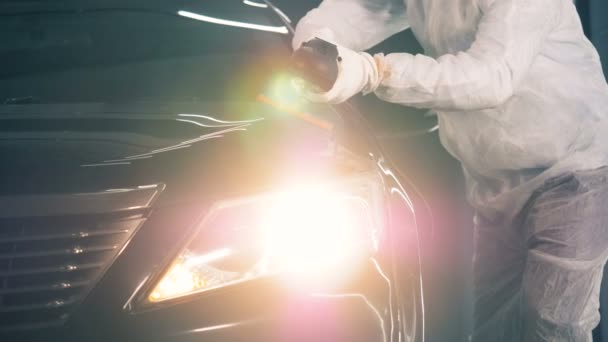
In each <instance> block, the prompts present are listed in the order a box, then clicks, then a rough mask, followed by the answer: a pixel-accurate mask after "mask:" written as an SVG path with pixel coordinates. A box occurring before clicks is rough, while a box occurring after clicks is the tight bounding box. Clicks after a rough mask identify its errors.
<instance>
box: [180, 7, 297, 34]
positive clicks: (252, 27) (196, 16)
mask: <svg viewBox="0 0 608 342" xmlns="http://www.w3.org/2000/svg"><path fill="white" fill-rule="evenodd" d="M177 14H178V15H180V16H182V17H186V18H190V19H194V20H199V21H204V22H208V23H212V24H219V25H226V26H234V27H241V28H246V29H250V30H259V31H267V32H273V33H280V34H288V33H289V31H288V30H287V27H285V26H267V25H259V24H252V23H245V22H241V21H234V20H226V19H220V18H214V17H209V16H206V15H202V14H198V13H193V12H188V11H178V12H177Z"/></svg>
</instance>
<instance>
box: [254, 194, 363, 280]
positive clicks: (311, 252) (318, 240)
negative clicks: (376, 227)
mask: <svg viewBox="0 0 608 342" xmlns="http://www.w3.org/2000/svg"><path fill="white" fill-rule="evenodd" d="M279 198H280V200H279V201H277V202H276V204H274V205H273V206H272V207H271V208H269V212H268V213H267V217H266V219H265V221H264V222H263V229H264V231H263V243H264V250H265V252H266V253H267V254H266V256H265V257H266V258H268V260H269V262H270V263H274V265H273V266H274V268H275V269H279V270H282V271H286V272H289V273H291V274H298V275H309V276H310V275H320V274H322V273H325V272H327V270H328V269H331V268H332V267H334V266H335V263H336V262H338V261H341V260H344V259H345V258H347V257H349V256H355V255H356V254H357V253H360V251H361V250H360V248H361V246H360V244H361V240H362V239H363V238H364V236H363V233H364V232H362V231H357V230H356V229H355V228H356V227H361V224H360V223H358V222H356V220H357V219H358V218H360V216H359V215H357V214H356V213H353V207H352V205H350V204H351V203H349V201H347V200H345V199H344V197H343V196H339V195H336V194H333V193H331V192H327V191H295V192H291V193H286V194H283V195H282V196H280V197H279Z"/></svg>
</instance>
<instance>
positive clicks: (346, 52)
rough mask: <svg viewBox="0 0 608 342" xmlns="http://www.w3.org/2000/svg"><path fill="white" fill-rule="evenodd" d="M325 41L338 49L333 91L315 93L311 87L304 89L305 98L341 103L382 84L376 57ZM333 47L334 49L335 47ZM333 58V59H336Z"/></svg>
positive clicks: (324, 55) (314, 100)
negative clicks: (336, 71)
mask: <svg viewBox="0 0 608 342" xmlns="http://www.w3.org/2000/svg"><path fill="white" fill-rule="evenodd" d="M324 40H325V41H326V42H329V43H331V44H334V45H335V48H336V49H337V55H336V56H337V57H335V58H336V61H335V63H336V65H337V69H338V73H337V77H336V81H335V83H334V84H333V86H332V87H331V89H329V90H328V91H326V92H315V91H314V90H311V89H310V87H308V88H306V87H305V88H303V89H302V90H301V92H302V95H303V96H304V97H305V98H307V99H308V100H310V101H312V102H326V103H341V102H344V101H346V100H348V99H349V98H351V97H352V96H354V95H356V94H357V93H359V92H364V93H370V92H372V91H374V90H375V89H376V88H377V87H378V85H379V84H380V72H379V67H378V63H377V61H376V60H375V59H374V57H372V56H371V55H370V54H368V53H364V52H355V51H353V50H350V49H348V48H346V47H343V46H340V45H338V44H335V43H333V42H331V41H330V40H329V39H327V38H326V37H325V39H324ZM307 42H309V41H307ZM331 44H330V46H331ZM298 45H301V44H298ZM306 45H308V46H307V48H309V49H310V48H311V47H313V46H314V47H319V48H321V47H320V45H319V44H309V43H307V44H305V46H306ZM326 45H327V44H326ZM331 47H332V48H333V46H331ZM313 49H314V48H313ZM297 54H298V51H297V50H296V52H295V55H297ZM320 55H322V56H323V58H325V57H326V56H327V55H326V54H322V53H321V54H320ZM331 58H332V59H333V58H334V57H331ZM379 60H380V59H379ZM334 77H335V76H334Z"/></svg>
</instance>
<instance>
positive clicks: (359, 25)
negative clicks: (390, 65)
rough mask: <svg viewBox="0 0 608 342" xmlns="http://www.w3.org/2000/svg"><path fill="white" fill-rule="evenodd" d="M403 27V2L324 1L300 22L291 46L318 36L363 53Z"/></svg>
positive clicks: (389, 0) (405, 20)
mask: <svg viewBox="0 0 608 342" xmlns="http://www.w3.org/2000/svg"><path fill="white" fill-rule="evenodd" d="M406 28H408V24H407V19H406V8H405V1H404V0H324V1H323V2H322V3H321V5H319V7H318V8H315V9H313V10H311V11H310V12H308V14H306V16H304V17H303V18H302V19H301V20H300V22H299V23H298V25H297V28H296V33H295V37H294V40H293V46H294V48H297V47H299V46H300V45H301V43H302V42H305V41H307V40H309V39H312V38H314V37H316V36H319V38H325V39H327V40H331V41H333V42H335V43H337V44H339V45H342V46H345V47H348V48H350V49H352V50H355V51H364V50H366V49H369V48H370V47H372V46H374V45H376V44H378V43H380V42H381V41H383V40H385V39H386V38H388V37H390V36H392V35H393V34H395V33H398V32H400V31H403V30H405V29H406Z"/></svg>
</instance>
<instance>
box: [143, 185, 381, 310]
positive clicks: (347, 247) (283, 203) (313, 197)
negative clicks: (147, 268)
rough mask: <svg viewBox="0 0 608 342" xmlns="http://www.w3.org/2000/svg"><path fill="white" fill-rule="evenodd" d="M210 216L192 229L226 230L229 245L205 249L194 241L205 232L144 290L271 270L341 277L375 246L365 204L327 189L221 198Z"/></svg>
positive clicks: (310, 278) (308, 281)
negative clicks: (151, 285)
mask: <svg viewBox="0 0 608 342" xmlns="http://www.w3.org/2000/svg"><path fill="white" fill-rule="evenodd" d="M222 213H223V214H224V216H222V215H221V214H222ZM210 217H211V218H210V219H208V220H206V221H204V222H203V226H202V227H201V229H200V230H199V232H198V233H197V234H204V235H201V236H204V237H209V238H210V237H213V236H216V235H218V234H220V235H221V236H227V234H228V236H229V237H230V239H228V240H222V241H227V242H225V243H228V244H230V246H231V247H230V248H228V247H225V246H216V248H215V249H211V250H209V249H208V248H209V247H204V246H203V247H201V246H200V244H201V242H200V241H201V240H205V238H203V239H196V238H195V239H194V240H192V242H190V244H189V245H188V246H187V247H186V249H185V250H184V252H182V253H181V255H180V256H179V257H178V258H177V259H176V262H174V264H173V265H172V266H171V267H170V268H169V270H168V271H167V272H166V273H165V275H164V276H163V277H162V278H161V280H160V281H159V282H158V283H157V285H156V287H155V288H154V290H153V291H152V292H151V294H150V295H149V296H148V299H149V301H150V302H159V301H163V300H166V299H171V298H175V297H180V296H183V295H187V294H190V293H193V292H200V291H204V290H209V289H212V288H217V287H221V286H225V285H227V284H230V283H237V282H242V281H246V280H250V279H252V278H258V277H263V276H269V275H281V278H283V279H286V280H288V285H290V286H291V285H297V286H298V287H307V286H310V285H313V286H315V285H317V284H334V283H336V282H339V281H343V280H347V279H345V278H348V276H349V275H350V273H352V272H354V271H355V270H356V269H357V268H358V266H359V265H360V264H359V262H360V261H362V260H365V259H366V258H367V257H368V256H369V255H370V254H371V253H373V250H374V244H373V242H372V241H373V238H372V237H371V231H372V230H373V228H372V226H373V222H372V221H373V219H372V215H371V208H370V204H369V203H367V201H366V200H364V199H363V198H361V197H357V196H353V195H346V194H344V193H342V192H340V191H335V190H332V189H328V188H314V187H313V188H307V189H296V190H292V191H288V192H283V193H280V194H275V195H270V196H261V197H255V198H249V199H242V200H237V201H234V202H226V203H223V204H222V205H219V206H218V207H217V209H215V215H213V212H212V214H210ZM214 217H230V218H231V220H227V221H226V220H221V219H218V220H214V219H213V218H214ZM226 222H229V223H226ZM227 232H228V233H227ZM232 232H234V233H232ZM231 234H234V236H232V235H231ZM242 234H245V235H244V236H252V237H253V238H252V239H243V238H242V236H241V235H242ZM195 237H198V235H196V236H195ZM197 241H198V242H197ZM237 241H241V242H240V245H239V243H238V242H237ZM243 241H244V242H243ZM201 250H202V251H201ZM251 251H255V252H253V253H252V252H251ZM243 255H247V257H246V260H248V261H247V262H245V263H244V264H245V265H248V266H244V267H243V268H242V269H241V268H239V269H238V271H237V270H235V269H234V267H235V266H234V265H235V264H236V265H242V264H243V263H242V259H238V258H239V257H241V258H242V256H243ZM249 259H251V260H249ZM231 260H232V263H231ZM234 260H241V263H234ZM224 265H233V266H231V267H232V269H230V270H227V269H225V266H224Z"/></svg>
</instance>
